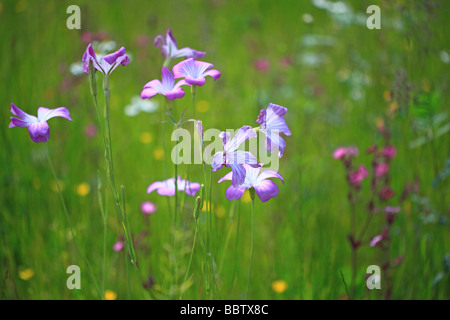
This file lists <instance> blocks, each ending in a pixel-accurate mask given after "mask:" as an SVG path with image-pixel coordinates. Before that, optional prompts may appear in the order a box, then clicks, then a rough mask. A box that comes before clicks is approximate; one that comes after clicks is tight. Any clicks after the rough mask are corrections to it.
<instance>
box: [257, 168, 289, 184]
mask: <svg viewBox="0 0 450 320" xmlns="http://www.w3.org/2000/svg"><path fill="white" fill-rule="evenodd" d="M269 178H278V179H280V180H281V182H283V183H284V180H283V177H282V176H281V174H279V173H278V172H276V171H274V170H264V171H262V172H261V173H260V174H259V176H258V179H257V181H258V182H262V181H263V180H266V179H269Z"/></svg>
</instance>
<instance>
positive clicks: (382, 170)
mask: <svg viewBox="0 0 450 320" xmlns="http://www.w3.org/2000/svg"><path fill="white" fill-rule="evenodd" d="M374 171H375V176H376V177H377V178H380V177H382V176H384V175H385V174H386V173H388V171H389V165H388V164H387V163H385V162H381V163H376V164H375V170H374Z"/></svg>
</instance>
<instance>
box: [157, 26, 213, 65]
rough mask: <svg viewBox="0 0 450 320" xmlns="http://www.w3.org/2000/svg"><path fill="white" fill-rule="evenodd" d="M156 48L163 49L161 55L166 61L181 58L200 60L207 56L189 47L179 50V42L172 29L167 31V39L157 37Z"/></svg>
mask: <svg viewBox="0 0 450 320" xmlns="http://www.w3.org/2000/svg"><path fill="white" fill-rule="evenodd" d="M155 47H161V53H162V54H163V56H164V58H166V59H176V58H181V57H185V58H194V59H199V58H203V57H204V56H205V54H206V53H205V52H203V51H197V50H194V49H191V48H189V47H185V48H182V49H178V46H177V42H176V40H175V38H174V37H173V35H172V30H170V29H167V32H166V38H164V37H163V36H162V35H158V36H156V38H155Z"/></svg>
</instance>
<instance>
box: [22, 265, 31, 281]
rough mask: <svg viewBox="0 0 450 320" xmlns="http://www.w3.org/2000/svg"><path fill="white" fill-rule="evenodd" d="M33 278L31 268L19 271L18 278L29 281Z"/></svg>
mask: <svg viewBox="0 0 450 320" xmlns="http://www.w3.org/2000/svg"><path fill="white" fill-rule="evenodd" d="M33 276H34V270H33V269H31V268H28V269H25V270H22V271H19V278H20V279H22V280H29V279H30V278H31V277H33Z"/></svg>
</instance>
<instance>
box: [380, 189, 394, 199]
mask: <svg viewBox="0 0 450 320" xmlns="http://www.w3.org/2000/svg"><path fill="white" fill-rule="evenodd" d="M378 196H379V197H380V199H381V200H388V199H390V198H392V197H393V196H394V191H393V190H392V189H391V188H390V187H387V186H384V187H383V188H382V189H381V191H380V193H379V194H378Z"/></svg>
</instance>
